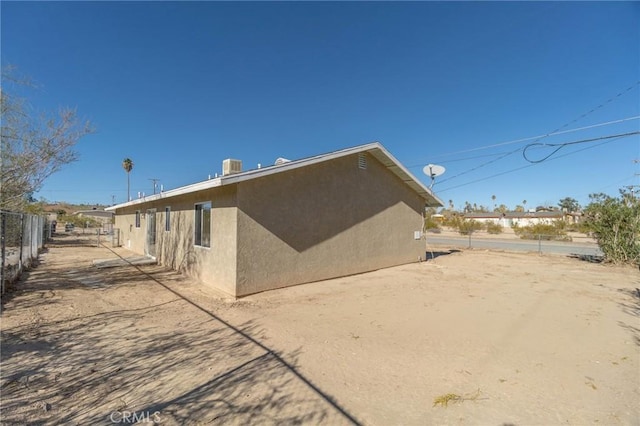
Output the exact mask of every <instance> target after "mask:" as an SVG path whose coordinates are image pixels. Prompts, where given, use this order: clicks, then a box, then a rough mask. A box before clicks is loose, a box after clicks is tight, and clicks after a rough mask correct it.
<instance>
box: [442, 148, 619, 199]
mask: <svg viewBox="0 0 640 426" xmlns="http://www.w3.org/2000/svg"><path fill="white" fill-rule="evenodd" d="M619 137H621V136H619ZM615 140H616V139H609V140H606V141H604V142H601V143H599V144H595V145H592V146H588V147H586V148H582V149H578V150H576V151H572V152H568V153H566V154H563V155H558V156H557V157H554V158H551V159H549V161H554V160H558V159H560V158H563V157H567V156H569V155H573V154H577V153H579V152H582V151H586V150H588V149H593V148H597V147H599V146H602V145H606V144H608V143H611V142H614V141H615ZM538 164H540V163H530V164H526V165H524V166H520V167H516V168H515V169H511V170H507V171H504V172H500V173H496V174H493V175H491V176H487V177H484V178H480V179H476V180H473V181H471V182H466V183H461V184H460V185H455V186H450V187H449V188H445V189H441V190H438V194H441V193H443V192H446V191H450V190H452V189H456V188H460V187H463V186H467V185H472V184H474V183H478V182H482V181H485V180H489V179H492V178H494V177H498V176H502V175H506V174H508V173H513V172H517V171H519V170H523V169H527V168H529V167H534V166H537V165H538Z"/></svg>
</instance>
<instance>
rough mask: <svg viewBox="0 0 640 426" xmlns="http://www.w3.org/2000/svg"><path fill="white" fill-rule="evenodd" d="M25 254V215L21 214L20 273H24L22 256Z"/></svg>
mask: <svg viewBox="0 0 640 426" xmlns="http://www.w3.org/2000/svg"><path fill="white" fill-rule="evenodd" d="M23 253H24V214H22V213H21V214H20V256H18V271H22V255H23Z"/></svg>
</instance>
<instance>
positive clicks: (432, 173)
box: [422, 164, 446, 188]
mask: <svg viewBox="0 0 640 426" xmlns="http://www.w3.org/2000/svg"><path fill="white" fill-rule="evenodd" d="M445 170H446V169H445V168H444V167H442V166H438V165H437V164H427V165H426V166H424V168H423V169H422V171H423V172H424V174H425V175H427V176H429V178H430V179H431V185H429V188H432V187H433V184H434V183H435V182H436V177H437V176H440V175H441V174H443V173H444V171H445Z"/></svg>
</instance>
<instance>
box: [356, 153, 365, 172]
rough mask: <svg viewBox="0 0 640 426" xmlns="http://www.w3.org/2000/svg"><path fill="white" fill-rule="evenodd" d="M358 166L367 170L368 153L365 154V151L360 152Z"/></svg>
mask: <svg viewBox="0 0 640 426" xmlns="http://www.w3.org/2000/svg"><path fill="white" fill-rule="evenodd" d="M358 168H359V169H362V170H367V154H365V153H364V152H361V153H360V154H358Z"/></svg>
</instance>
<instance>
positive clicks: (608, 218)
mask: <svg viewBox="0 0 640 426" xmlns="http://www.w3.org/2000/svg"><path fill="white" fill-rule="evenodd" d="M620 195H621V197H619V198H614V197H610V196H608V195H605V194H592V195H590V196H589V197H590V198H591V203H590V204H589V205H588V206H587V208H586V209H585V225H586V226H587V227H588V228H589V229H590V230H591V232H592V234H593V236H594V237H595V239H596V241H597V242H598V246H599V247H600V249H601V250H602V252H603V253H604V257H605V259H606V260H607V261H610V262H613V263H635V264H637V265H640V200H639V199H637V198H635V197H634V195H633V193H629V192H625V191H620Z"/></svg>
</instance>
